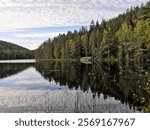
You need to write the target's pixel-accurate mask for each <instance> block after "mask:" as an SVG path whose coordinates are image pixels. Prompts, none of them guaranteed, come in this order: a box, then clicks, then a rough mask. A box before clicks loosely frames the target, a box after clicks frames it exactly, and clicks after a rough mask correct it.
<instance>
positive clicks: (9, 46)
mask: <svg viewBox="0 0 150 130" xmlns="http://www.w3.org/2000/svg"><path fill="white" fill-rule="evenodd" d="M33 58H34V52H33V51H30V50H29V49H27V48H24V47H21V46H19V45H16V44H14V43H10V42H6V41H2V40H0V60H10V59H33Z"/></svg>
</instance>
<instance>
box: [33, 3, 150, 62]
mask: <svg viewBox="0 0 150 130" xmlns="http://www.w3.org/2000/svg"><path fill="white" fill-rule="evenodd" d="M149 12H150V2H148V3H147V4H146V5H142V6H141V7H138V6H137V7H135V8H131V9H128V10H127V11H126V13H124V14H122V15H121V14H120V15H119V16H118V17H116V18H113V19H111V20H109V21H105V20H102V22H101V24H99V22H98V21H97V22H96V24H95V22H94V21H93V20H92V21H91V25H90V28H89V30H87V29H86V28H85V27H82V28H81V29H80V31H79V32H77V31H74V32H70V31H69V32H68V33H67V35H65V34H63V35H59V36H58V37H55V38H54V39H53V40H52V41H51V40H48V41H46V42H44V43H43V45H41V46H40V47H39V48H38V49H37V50H36V51H35V57H36V59H79V58H80V57H87V56H88V57H93V58H94V59H95V60H99V59H104V58H107V59H109V58H116V59H119V60H122V61H123V60H127V61H128V60H131V59H132V60H138V61H148V62H149V61H150V60H149V59H150V35H149V34H150V13H149Z"/></svg>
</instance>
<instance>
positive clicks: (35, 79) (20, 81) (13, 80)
mask: <svg viewBox="0 0 150 130" xmlns="http://www.w3.org/2000/svg"><path fill="white" fill-rule="evenodd" d="M0 88H18V89H50V90H58V89H65V88H66V87H65V86H60V85H57V84H56V83H55V82H54V81H51V82H49V81H47V80H45V79H44V78H43V77H42V76H41V75H40V74H39V73H38V72H37V71H36V70H35V68H33V67H30V68H28V69H26V70H25V71H22V72H20V73H19V74H16V75H13V76H10V77H7V78H4V79H0Z"/></svg>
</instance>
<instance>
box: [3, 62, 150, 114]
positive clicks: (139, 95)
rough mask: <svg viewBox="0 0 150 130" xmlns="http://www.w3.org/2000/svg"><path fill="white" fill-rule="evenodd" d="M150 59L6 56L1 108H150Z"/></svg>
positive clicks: (94, 109)
mask: <svg viewBox="0 0 150 130" xmlns="http://www.w3.org/2000/svg"><path fill="white" fill-rule="evenodd" d="M149 85H150V68H149V65H148V64H147V63H145V64H144V63H143V64H137V63H106V62H101V63H96V64H90V65H87V64H82V63H76V62H73V63H71V62H70V63H69V62H52V61H42V62H35V61H34V60H22V61H18V60H17V61H15V60H14V61H0V112H66V113H68V112H92V113H93V112H98V113H104V112H105V113H108V112H119V113H120V112H128V113H129V112H150V86H149Z"/></svg>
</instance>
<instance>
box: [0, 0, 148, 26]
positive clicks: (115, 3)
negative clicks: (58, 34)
mask: <svg viewBox="0 0 150 130" xmlns="http://www.w3.org/2000/svg"><path fill="white" fill-rule="evenodd" d="M146 1H148V0H130V1H129V0H1V1H0V10H1V11H0V18H1V20H0V27H14V28H17V27H19V28H22V27H37V26H64V25H78V24H84V23H89V22H90V21H91V19H94V20H97V19H99V20H101V19H102V17H103V18H106V19H108V18H112V17H114V16H117V15H118V14H119V13H121V12H123V11H125V10H126V9H127V8H129V7H130V6H131V5H133V6H134V5H137V4H141V3H142V2H144V3H145V2H146Z"/></svg>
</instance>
